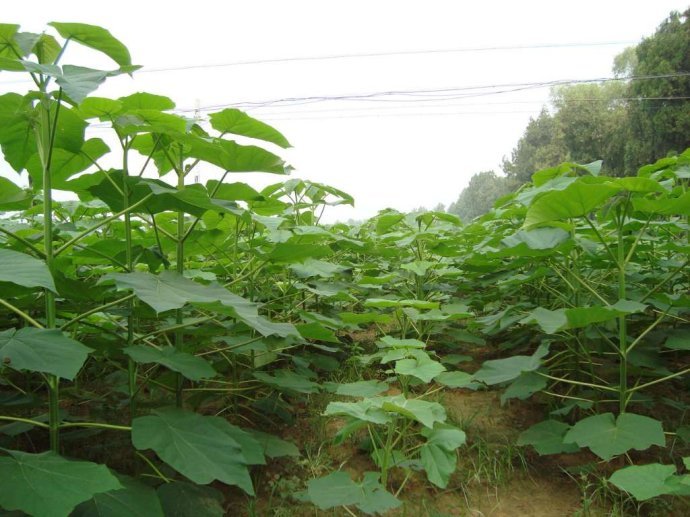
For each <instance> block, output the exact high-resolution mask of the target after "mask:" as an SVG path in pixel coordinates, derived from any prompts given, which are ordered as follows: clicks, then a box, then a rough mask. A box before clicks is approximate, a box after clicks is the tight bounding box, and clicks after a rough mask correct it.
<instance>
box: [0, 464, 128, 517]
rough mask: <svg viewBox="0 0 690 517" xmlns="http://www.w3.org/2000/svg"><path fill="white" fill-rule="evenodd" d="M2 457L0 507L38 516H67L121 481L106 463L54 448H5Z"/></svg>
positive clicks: (115, 486) (118, 486)
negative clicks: (79, 458)
mask: <svg viewBox="0 0 690 517" xmlns="http://www.w3.org/2000/svg"><path fill="white" fill-rule="evenodd" d="M6 452H7V453H8V454H9V456H2V457H0V479H2V490H0V507H2V508H4V509H5V510H21V511H23V512H25V513H28V514H29V515H34V516H36V517H64V516H65V515H68V514H69V513H70V512H71V511H72V509H73V508H74V507H75V506H76V505H78V504H79V503H82V502H84V501H87V500H89V499H91V498H92V497H93V496H94V495H95V494H99V493H101V492H108V491H110V490H117V489H120V488H122V485H121V484H120V482H119V481H118V480H117V478H116V477H115V476H113V475H112V474H111V473H110V471H109V470H108V469H107V467H106V466H105V465H98V464H96V463H91V462H87V461H69V460H66V459H65V458H63V457H61V456H58V455H57V454H55V453H53V452H44V453H41V454H29V453H26V452H20V451H6Z"/></svg>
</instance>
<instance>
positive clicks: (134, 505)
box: [70, 476, 163, 517]
mask: <svg viewBox="0 0 690 517" xmlns="http://www.w3.org/2000/svg"><path fill="white" fill-rule="evenodd" d="M118 480H119V481H120V483H121V484H122V486H123V488H120V489H118V490H111V491H109V492H102V493H99V494H96V495H94V496H93V499H91V500H90V501H86V502H84V503H82V504H80V505H79V506H77V508H75V510H74V512H72V513H71V514H70V517H163V508H162V507H161V503H160V500H159V499H158V495H157V494H156V491H155V490H154V489H153V488H151V487H150V486H147V485H144V484H142V483H139V482H138V481H136V480H134V479H132V478H128V477H126V476H118Z"/></svg>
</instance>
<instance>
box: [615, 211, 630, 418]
mask: <svg viewBox="0 0 690 517" xmlns="http://www.w3.org/2000/svg"><path fill="white" fill-rule="evenodd" d="M623 222H624V214H619V221H618V259H617V264H618V299H619V300H625V296H626V289H625V287H626V286H625V248H624V247H623V246H624V241H623ZM618 349H619V351H620V364H619V370H618V371H619V386H618V397H619V398H618V400H619V405H618V411H619V412H620V413H621V414H622V413H625V408H626V406H627V401H628V327H627V320H626V315H625V314H621V315H620V316H619V317H618Z"/></svg>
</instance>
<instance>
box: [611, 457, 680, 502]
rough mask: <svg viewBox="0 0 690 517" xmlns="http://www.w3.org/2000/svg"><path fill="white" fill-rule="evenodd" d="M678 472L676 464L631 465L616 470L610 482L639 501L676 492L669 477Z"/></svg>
mask: <svg viewBox="0 0 690 517" xmlns="http://www.w3.org/2000/svg"><path fill="white" fill-rule="evenodd" d="M675 473H676V467H675V465H661V464H660V463H651V464H649V465H631V466H629V467H625V468H622V469H620V470H617V471H616V472H614V473H613V474H612V475H611V477H610V478H609V482H611V483H613V484H614V485H616V486H617V487H618V488H620V489H621V490H624V491H626V492H628V493H629V494H631V495H632V496H633V497H634V498H635V499H637V500H638V501H646V500H647V499H651V498H652V497H657V496H660V495H664V494H670V493H673V492H674V489H673V486H672V485H670V484H669V478H673V477H674V474H675Z"/></svg>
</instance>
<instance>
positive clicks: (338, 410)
mask: <svg viewBox="0 0 690 517" xmlns="http://www.w3.org/2000/svg"><path fill="white" fill-rule="evenodd" d="M382 404H383V402H382V397H374V398H368V399H363V400H360V401H357V402H329V403H328V406H327V407H326V411H324V413H323V414H324V415H325V416H330V415H347V416H351V417H353V418H356V419H357V420H362V421H364V422H371V423H373V424H387V423H389V422H391V421H392V420H393V419H392V417H391V415H389V414H388V413H386V412H385V411H384V410H383V409H382V408H381V405H382Z"/></svg>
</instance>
